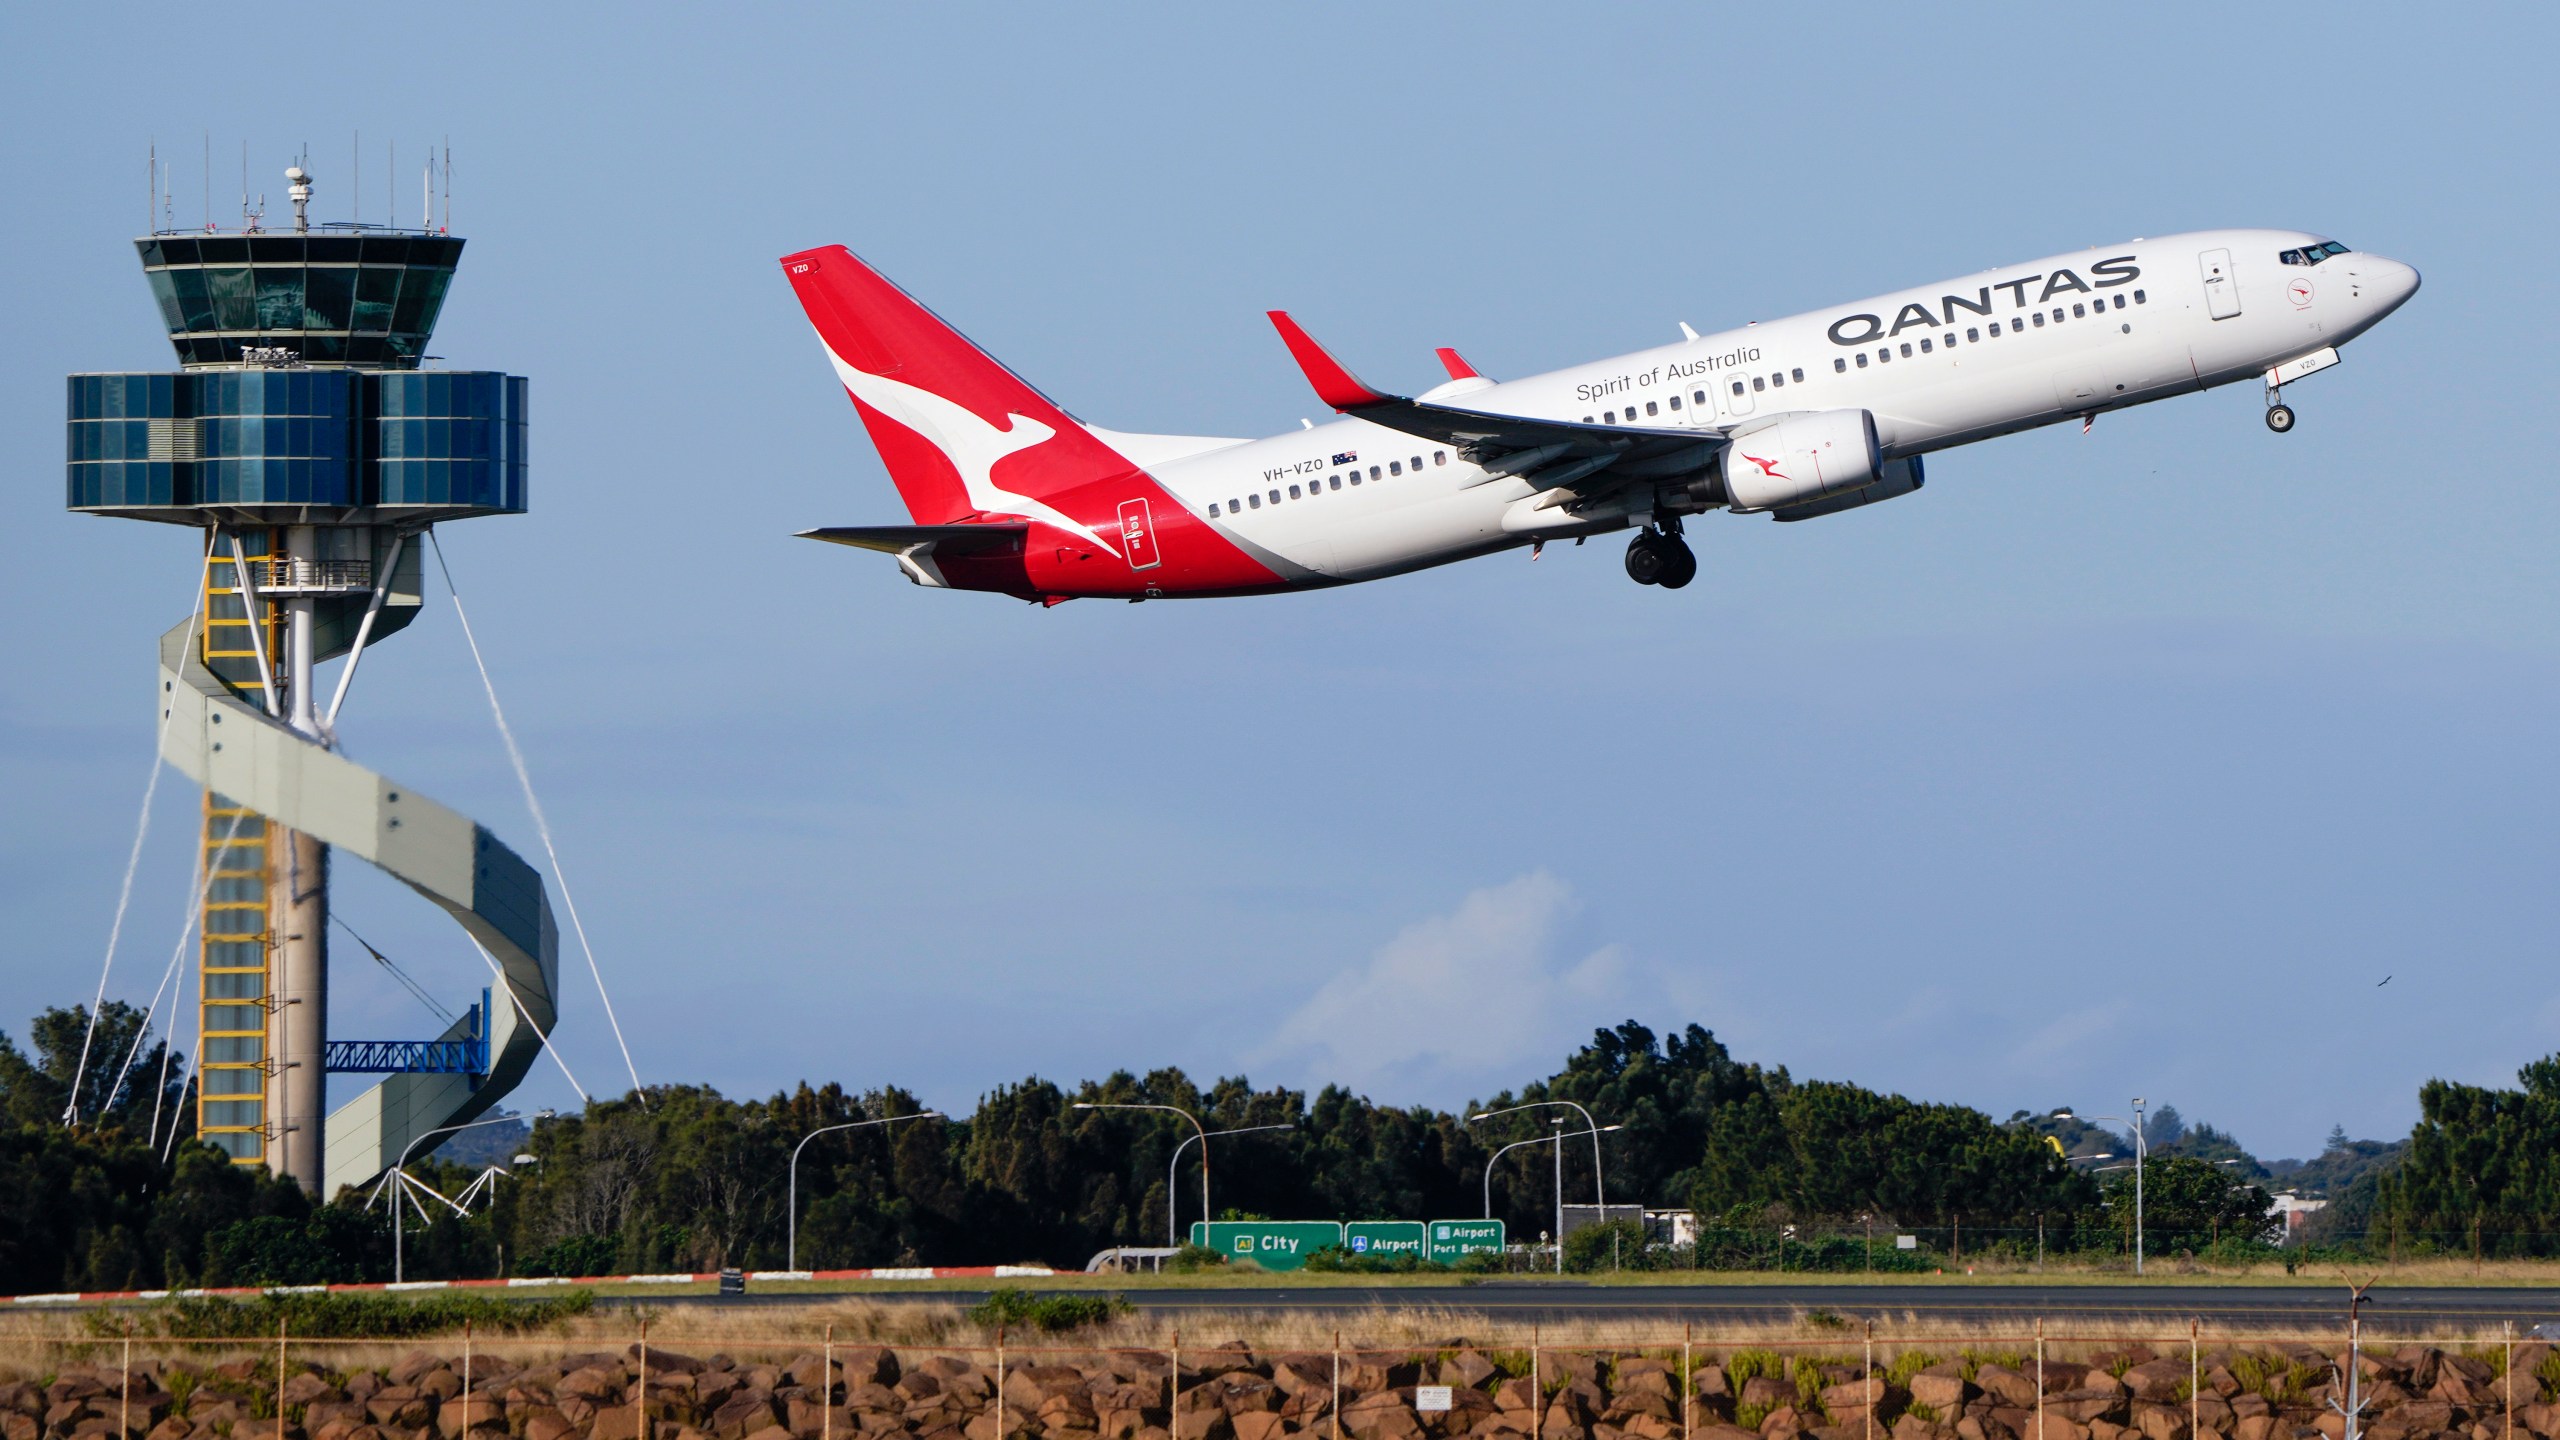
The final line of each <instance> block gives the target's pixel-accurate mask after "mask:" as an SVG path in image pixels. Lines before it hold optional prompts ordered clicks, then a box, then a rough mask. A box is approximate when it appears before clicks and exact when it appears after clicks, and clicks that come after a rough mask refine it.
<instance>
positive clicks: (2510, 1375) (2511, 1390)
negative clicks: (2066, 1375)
mask: <svg viewBox="0 0 2560 1440" xmlns="http://www.w3.org/2000/svg"><path fill="white" fill-rule="evenodd" d="M2498 1328H2499V1329H2500V1330H2502V1331H2504V1332H2506V1340H2507V1373H2506V1375H2505V1376H2504V1377H2503V1378H2502V1379H2501V1380H2500V1381H2499V1382H2498V1383H2499V1384H2501V1385H2503V1386H2505V1387H2506V1392H2507V1418H2506V1422H2505V1425H2504V1426H2503V1428H2502V1430H2501V1433H2502V1434H2504V1435H2505V1437H2506V1440H2516V1322H2514V1321H2513V1320H2501V1321H2499V1322H2498ZM132 1346H133V1342H132V1341H130V1340H128V1341H126V1342H125V1347H126V1348H127V1349H128V1350H130V1349H131V1348H132Z"/></svg>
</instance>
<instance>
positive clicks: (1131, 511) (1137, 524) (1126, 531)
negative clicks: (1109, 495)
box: [1120, 497, 1164, 570]
mask: <svg viewBox="0 0 2560 1440" xmlns="http://www.w3.org/2000/svg"><path fill="white" fill-rule="evenodd" d="M1120 552H1121V553H1122V554H1124V555H1126V556H1128V557H1129V568H1130V569H1132V570H1153V569H1154V568H1156V567H1157V566H1158V565H1161V564H1163V563H1164V556H1162V555H1161V554H1158V553H1157V551H1156V526H1155V515H1154V513H1153V512H1152V511H1150V510H1149V509H1148V508H1147V502H1146V500H1145V498H1144V497H1141V498H1139V499H1136V500H1123V501H1121V502H1120Z"/></svg>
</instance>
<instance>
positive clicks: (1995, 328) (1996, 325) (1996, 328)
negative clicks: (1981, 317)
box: [1991, 320, 2000, 335]
mask: <svg viewBox="0 0 2560 1440" xmlns="http://www.w3.org/2000/svg"><path fill="white" fill-rule="evenodd" d="M1991 333H1992V334H1994V335H1997V334H1999V333H2000V322H1999V321H1997V320H1994V321H1992V322H1991Z"/></svg>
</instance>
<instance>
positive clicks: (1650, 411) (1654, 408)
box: [1644, 400, 1662, 415]
mask: <svg viewBox="0 0 2560 1440" xmlns="http://www.w3.org/2000/svg"><path fill="white" fill-rule="evenodd" d="M1644 413H1646V414H1647V415H1659V414H1661V413H1662V407H1661V406H1659V405H1656V404H1654V403H1653V402H1652V401H1650V400H1647V401H1646V402H1644Z"/></svg>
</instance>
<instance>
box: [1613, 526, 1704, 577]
mask: <svg viewBox="0 0 2560 1440" xmlns="http://www.w3.org/2000/svg"><path fill="white" fill-rule="evenodd" d="M1627 578H1628V579H1630V580H1633V581H1634V582H1636V583H1637V584H1639V585H1659V586H1661V587H1662V588H1663V589H1665V590H1677V589H1679V588H1680V587H1681V586H1683V585H1686V584H1688V583H1689V582H1690V581H1692V580H1695V579H1697V578H1698V557H1697V554H1696V553H1695V552H1694V551H1692V550H1690V548H1689V542H1687V541H1685V540H1683V539H1681V538H1680V532H1679V531H1677V530H1653V529H1646V530H1639V531H1637V532H1636V538H1634V539H1633V540H1630V541H1628V542H1627Z"/></svg>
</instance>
